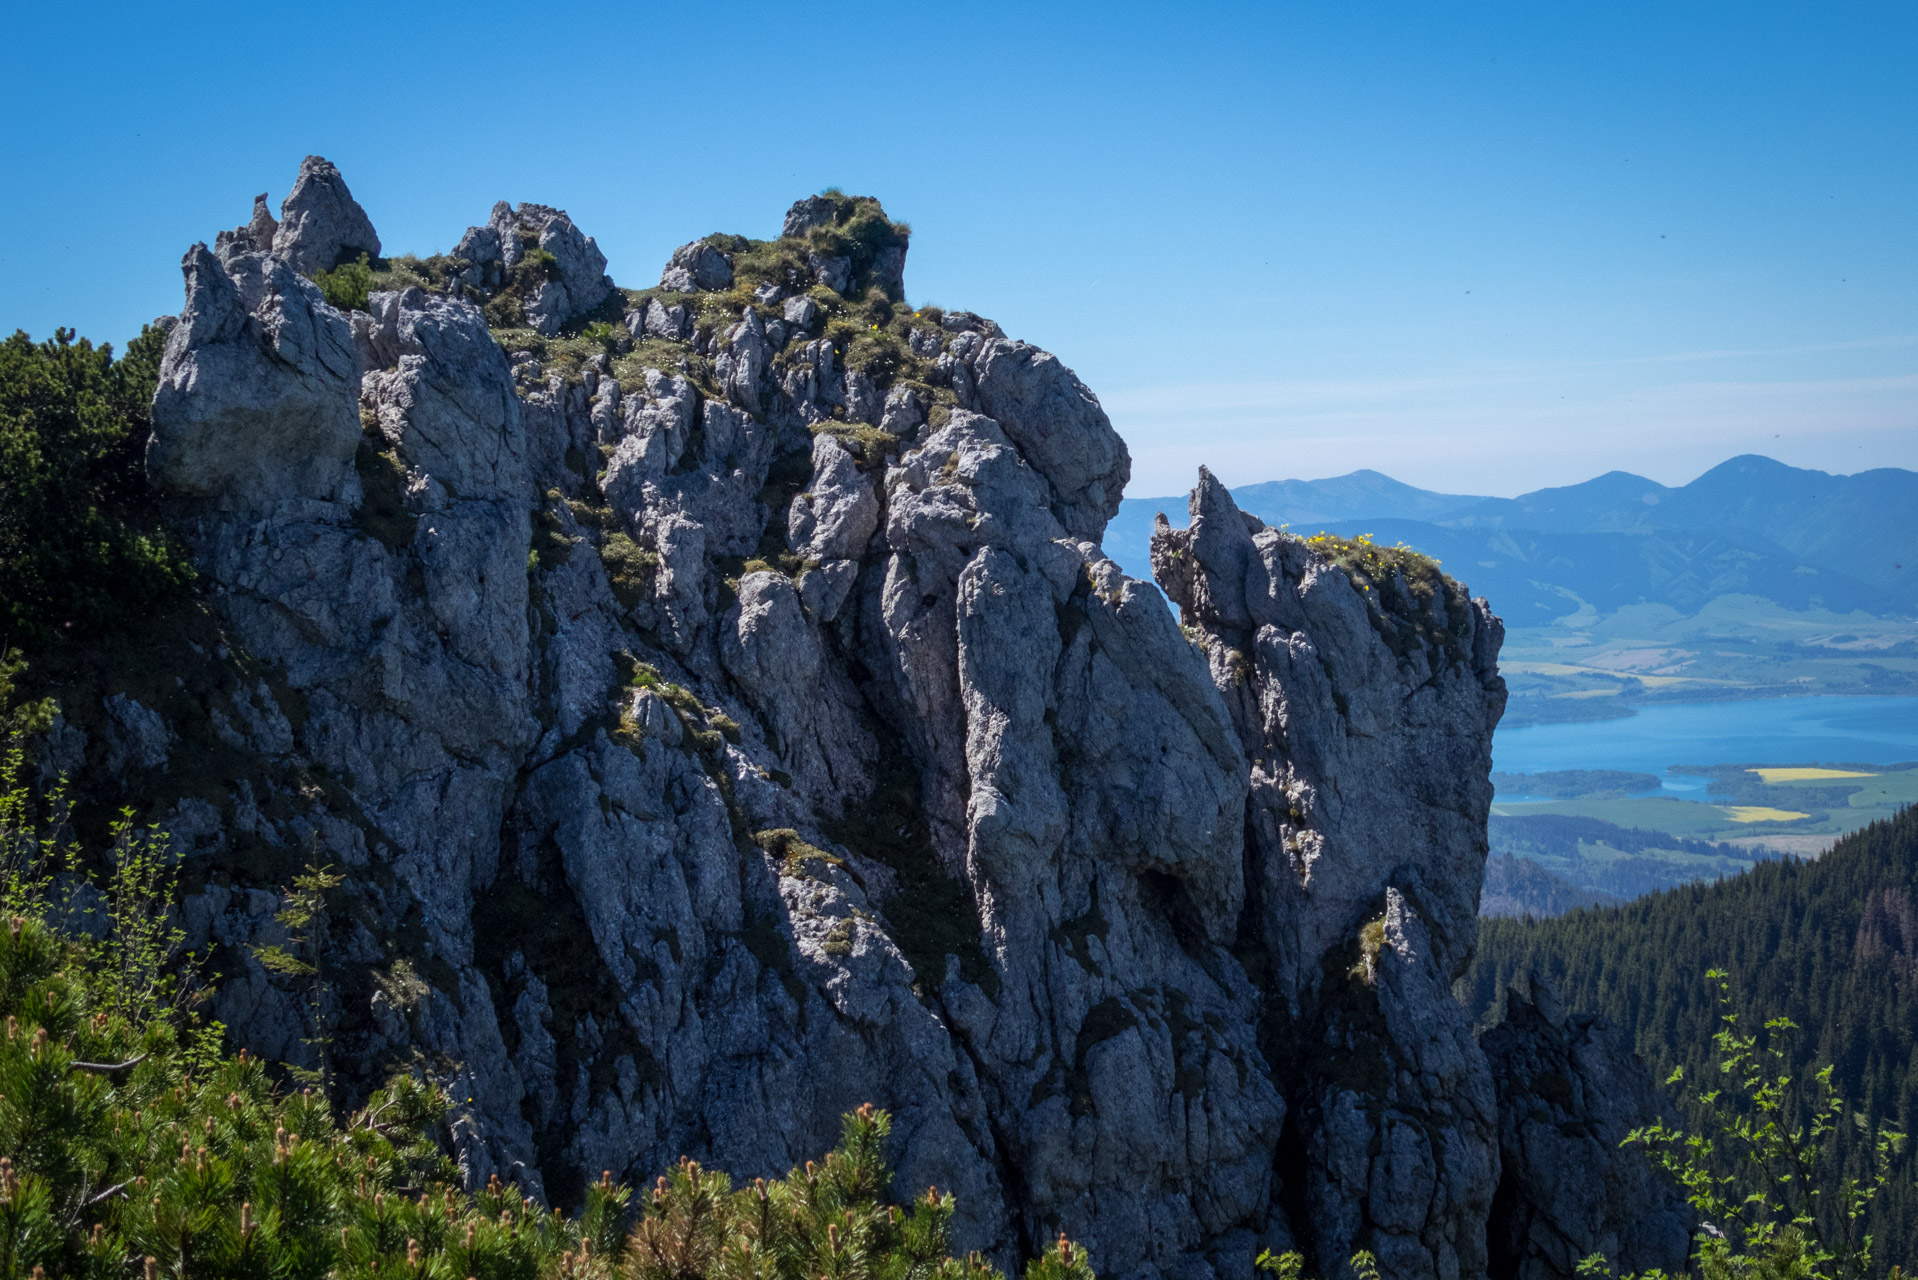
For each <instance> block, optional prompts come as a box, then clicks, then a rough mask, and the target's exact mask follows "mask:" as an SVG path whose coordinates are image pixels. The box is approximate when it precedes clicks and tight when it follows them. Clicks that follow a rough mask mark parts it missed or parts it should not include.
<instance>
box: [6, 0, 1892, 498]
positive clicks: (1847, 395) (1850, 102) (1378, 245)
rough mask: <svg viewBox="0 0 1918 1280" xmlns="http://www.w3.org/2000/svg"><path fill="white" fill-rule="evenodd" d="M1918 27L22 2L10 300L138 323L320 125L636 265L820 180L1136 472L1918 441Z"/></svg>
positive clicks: (1368, 9) (1701, 9) (293, 160)
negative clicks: (1052, 370) (1125, 455)
mask: <svg viewBox="0 0 1918 1280" xmlns="http://www.w3.org/2000/svg"><path fill="white" fill-rule="evenodd" d="M1914 66H1918V7H1915V6H1913V5H1911V4H1909V3H1902V4H1883V5H1862V6H1856V5H1845V4H1835V3H1821V4H1817V5H1813V4H1808V3H1793V4H1770V3H1762V2H1754V3H1738V4H1683V3H1675V2H1674V0H1664V2H1663V3H1658V4H1642V5H1641V4H1629V3H1612V4H1604V5H1598V4H1569V3H1533V4H1505V3H1478V4H1427V5H1416V6H1415V5H1410V4H1353V3H1341V4H1331V3H1325V4H1317V5H1306V6H1300V5H1288V4H1273V5H1259V6H1230V5H1216V6H1180V7H1177V8H1174V7H1171V6H1160V7H1146V6H1136V5H1126V4H1104V5H1098V6H1092V5H1085V6H1050V7H1048V6H1041V5H1033V4H1024V5H997V4H989V3H974V4H964V5H959V4H951V5H939V6H924V5H921V6H914V5H902V4H890V5H865V4H859V3H839V4H833V5H804V4H792V3H783V4H777V5H717V4H711V5H703V6H688V5H654V6H647V5H631V6H619V5H592V4H577V5H566V6H551V7H546V8H544V9H540V8H536V7H534V6H527V5H516V6H501V5H490V4H460V5H452V4H414V5H407V4H387V5H381V6H371V5H361V4H310V5H302V6H299V7H297V8H293V7H281V6H275V5H271V4H263V5H255V6H246V7H235V6H227V5H222V6H217V7H215V6H192V5H171V6H166V7H164V10H162V8H161V7H159V6H151V5H141V6H131V5H122V4H117V3H106V4H101V5H95V6H91V7H86V8H82V7H79V6H53V5H36V6H32V7H31V8H28V7H26V6H20V7H17V8H16V9H15V10H14V11H13V12H11V13H10V16H9V39H8V40H7V42H6V44H5V47H4V48H0V103H4V105H5V107H6V109H7V115H8V118H9V119H11V120H13V122H14V124H13V126H12V127H11V128H10V129H8V130H7V131H6V133H5V136H4V138H0V172H4V173H5V174H6V183H5V192H6V198H5V199H4V200H0V328H4V329H6V330H11V329H13V328H15V327H23V328H25V329H27V330H28V331H29V332H31V333H33V334H34V335H35V336H44V335H45V334H46V333H47V332H49V331H50V330H51V329H52V328H53V327H54V326H55V325H58V324H69V325H73V326H76V327H78V328H79V329H80V330H81V331H82V332H83V333H87V334H89V335H92V336H96V337H102V338H109V339H124V338H125V337H126V336H128V335H129V334H130V333H132V332H134V331H136V330H137V327H138V325H139V323H140V322H141V321H142V320H144V319H147V318H150V317H151V316H153V315H155V314H157V313H160V312H163V311H170V310H173V309H175V308H177V306H178V305H179V297H180V281H179V273H178V261H179V256H180V254H181V252H182V251H183V250H184V249H185V248H186V247H187V246H188V245H189V244H190V243H192V242H193V241H194V240H196V239H203V238H204V239H208V240H210V239H211V238H212V236H213V233H214V232H215V231H217V230H219V229H220V228H222V227H227V226H232V225H235V224H237V223H239V222H242V221H244V220H245V218H246V216H247V213H248V210H249V209H250V206H251V199H252V196H253V194H254V193H255V192H258V191H261V190H265V191H268V192H270V193H271V195H272V198H273V200H274V201H275V202H276V204H277V201H278V200H279V199H280V198H281V197H282V196H284V194H285V192H286V188H287V185H288V183H289V182H290V180H291V178H292V176H293V173H294V171H295V169H296V168H297V166H298V164H299V160H300V157H301V156H302V155H305V154H306V153H308V152H317V153H320V154H323V155H326V156H328V157H329V158H331V159H332V160H334V161H335V162H336V163H338V164H339V165H340V167H341V169H342V170H343V172H344V173H345V175H346V178H347V181H348V182H349V183H350V184H351V186H352V188H353V190H354V193H355V194H356V195H357V196H358V197H359V199H360V200H361V202H362V203H363V204H364V205H365V206H366V208H367V210H368V212H369V213H370V214H371V215H372V217H373V219H374V222H375V224H376V225H377V226H378V227H379V230H380V232H381V235H382V237H383V238H384V240H385V242H386V246H387V249H388V251H389V252H419V253H429V252H433V251H437V250H444V249H447V248H450V247H451V246H452V244H453V243H454V242H455V241H456V240H457V239H458V237H459V234H460V232H461V230H462V229H463V228H465V227H466V226H467V225H468V224H469V223H472V222H476V221H480V220H483V219H484V217H485V216H486V212H487V210H488V209H489V208H490V207H491V205H492V203H493V201H495V200H497V199H500V198H506V199H511V200H515V201H519V200H539V201H542V202H544V203H549V204H555V205H559V206H562V207H564V208H566V209H568V210H570V211H571V212H572V214H573V215H574V217H575V219H576V220H577V221H578V222H579V223H580V225H581V226H582V227H583V228H584V229H585V230H586V231H587V232H588V233H589V234H592V235H594V236H596V237H597V238H598V240H599V243H600V245H601V247H602V248H603V249H604V250H605V251H606V253H607V256H608V257H609V259H610V260H611V264H612V267H611V269H612V273H613V276H614V278H615V279H616V280H618V281H620V282H621V283H622V284H626V285H629V286H631V285H643V284H650V283H652V282H653V281H654V280H655V279H657V273H658V270H659V267H660V265H661V264H662V263H663V261H664V260H665V258H666V257H667V255H668V254H669V253H670V252H671V250H672V248H673V247H674V246H675V245H677V244H679V243H682V242H683V241H685V240H688V239H691V238H693V237H694V236H697V235H701V234H705V233H707V232H710V231H716V230H727V231H739V232H743V233H746V234H754V235H768V234H772V233H774V232H775V231H776V229H777V226H778V221H779V216H780V214H781V213H782V211H783V210H784V209H785V207H786V205H787V204H788V203H790V202H791V201H792V200H793V199H795V198H797V197H798V196H800V195H802V194H806V193H808V192H811V191H815V190H818V189H820V188H822V187H825V186H828V185H836V186H840V187H843V188H845V189H846V190H849V191H857V192H863V193H870V194H873V195H877V196H879V197H880V198H881V199H882V200H884V201H885V203H886V207H887V208H888V210H889V211H891V212H892V213H893V215H894V216H895V217H900V218H904V219H906V220H908V221H910V222H911V224H912V226H913V231H914V235H913V249H912V255H911V260H910V261H909V263H908V267H907V291H908V295H909V297H910V299H911V300H912V301H914V302H917V303H925V302H936V303H939V304H941V305H944V306H948V307H967V308H970V309H972V310H976V311H979V312H982V313H984V314H987V315H990V316H993V317H994V318H996V319H998V320H999V321H1000V323H1001V324H1003V325H1004V326H1005V327H1006V329H1007V330H1008V331H1009V332H1011V333H1012V334H1014V335H1015V336H1018V337H1024V338H1028V339H1030V340H1032V341H1034V342H1037V343H1039V344H1040V345H1042V346H1045V347H1048V348H1050V349H1051V350H1053V351H1056V352H1057V353H1058V354H1059V355H1060V356H1061V357H1062V358H1063V359H1065V360H1066V361H1067V362H1068V363H1069V364H1071V365H1072V366H1073V367H1074V368H1076V369H1077V370H1078V371H1079V372H1080V374H1081V376H1083V377H1084V378H1085V380H1086V381H1087V382H1088V383H1089V384H1090V385H1091V386H1092V387H1093V388H1094V389H1095V390H1096V391H1097V392H1098V393H1099V394H1100V396H1101V398H1102V400H1103V401H1104V403H1105V404H1106V406H1107V408H1108V410H1110V412H1111V413H1112V416H1113V419H1114V421H1115V422H1116V423H1117V424H1118V426H1119V428H1120V430H1121V431H1122V432H1123V433H1124V434H1125V436H1126V438H1127V440H1128V442H1129V443H1130V444H1131V447H1132V450H1133V454H1134V457H1135V468H1134V470H1135V481H1134V484H1133V487H1132V490H1131V492H1132V493H1134V494H1135V495H1157V494H1164V493H1170V492H1176V491H1178V490H1181V489H1183V488H1184V487H1185V486H1186V485H1187V484H1188V483H1189V482H1190V477H1191V474H1192V471H1193V468H1195V467H1196V466H1197V465H1198V464H1199V463H1201V462H1206V463H1209V464H1211V465H1212V467H1213V469H1214V470H1215V471H1217V472H1218V473H1219V474H1220V475H1221V476H1223V477H1224V478H1225V479H1226V480H1227V481H1228V482H1229V483H1234V484H1237V483H1248V482H1253V481H1258V480H1266V479H1276V478H1285V477H1307V478H1311V477H1318V476H1326V475H1334V474H1339V473H1342V472H1345V471H1350V470H1353V469H1355V468H1358V467H1366V466H1369V467H1374V468H1376V469H1378V470H1382V471H1385V472H1388V473H1390V474H1392V475H1395V476H1397V477H1399V478H1400V479H1403V480H1407V481H1410V482H1412V483H1417V484H1423V485H1426V486H1428V487H1433V488H1441V489H1448V490H1453V491H1465V492H1479V493H1500V494H1510V493H1516V492H1519V491H1521V490H1525V489H1530V488H1535V487H1538V486H1541V485H1547V484H1561V483H1568V482H1573V481H1577V480H1580V479H1584V478H1586V477H1588V476H1591V475H1593V474H1596V473H1598V472H1600V471H1604V470H1608V469H1611V468H1614V467H1617V468H1624V469H1628V470H1633V471H1638V472H1641V473H1644V474H1648V475H1650V476H1652V477H1654V478H1656V479H1658V480H1661V481H1665V482H1667V483H1677V482H1682V481H1684V480H1688V479H1690V478H1691V477H1692V476H1694V475H1696V474H1697V473H1698V472H1700V471H1702V470H1704V469H1705V468H1707V467H1709V466H1711V465H1712V464H1713V463H1716V462H1718V461H1721V460H1723V459H1724V458H1726V457H1729V456H1731V455H1733V454H1736V453H1741V452H1763V453H1768V454H1771V455H1772V456H1774V457H1778V458H1781V459H1783V460H1784V461H1787V462H1791V463H1793V464H1796V465H1800V466H1815V467H1820V468H1823V469H1826V470H1833V471H1846V472H1849V471H1856V470H1862V469H1864V468H1867V467H1873V466H1903V467H1918V75H1914V74H1913V71H1912V68H1913V67H1914Z"/></svg>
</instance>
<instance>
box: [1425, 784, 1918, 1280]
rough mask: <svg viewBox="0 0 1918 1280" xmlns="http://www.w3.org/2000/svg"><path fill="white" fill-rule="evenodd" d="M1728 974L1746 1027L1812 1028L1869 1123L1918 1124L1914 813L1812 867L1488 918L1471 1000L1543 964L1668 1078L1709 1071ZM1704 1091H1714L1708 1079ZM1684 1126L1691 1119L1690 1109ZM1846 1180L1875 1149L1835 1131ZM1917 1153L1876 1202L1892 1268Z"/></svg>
mask: <svg viewBox="0 0 1918 1280" xmlns="http://www.w3.org/2000/svg"><path fill="white" fill-rule="evenodd" d="M1713 968H1717V969H1722V970H1725V971H1726V972H1727V973H1728V974H1729V975H1730V980H1731V986H1732V990H1733V991H1734V992H1735V993H1736V994H1737V997H1738V999H1739V1000H1740V1001H1741V1002H1742V1005H1741V1009H1740V1012H1741V1015H1742V1016H1741V1019H1740V1026H1741V1027H1744V1028H1747V1029H1752V1028H1756V1027H1758V1026H1759V1025H1760V1024H1762V1023H1764V1022H1766V1021H1768V1020H1770V1019H1772V1018H1776V1017H1781V1016H1782V1017H1787V1018H1790V1019H1791V1020H1792V1021H1793V1022H1795V1023H1797V1024H1798V1026H1799V1027H1800V1028H1801V1030H1800V1031H1799V1032H1797V1033H1796V1036H1795V1039H1794V1043H1793V1050H1792V1054H1793V1062H1794V1065H1795V1066H1796V1067H1797V1068H1798V1069H1799V1070H1800V1071H1801V1073H1803V1074H1805V1075H1807V1076H1809V1074H1810V1073H1811V1072H1812V1071H1814V1070H1815V1069H1816V1068H1817V1067H1818V1066H1820V1065H1823V1064H1825V1063H1831V1064H1833V1065H1834V1067H1835V1070H1834V1072H1833V1083H1834V1084H1835V1085H1836V1087H1837V1088H1838V1090H1839V1091H1840V1093H1842V1094H1843V1095H1844V1096H1845V1097H1847V1098H1849V1099H1851V1100H1852V1102H1853V1104H1854V1106H1855V1107H1856V1108H1857V1113H1858V1117H1859V1122H1860V1124H1861V1125H1862V1127H1863V1128H1865V1129H1869V1128H1872V1127H1875V1126H1877V1125H1880V1124H1886V1125H1890V1126H1891V1127H1893V1128H1896V1129H1898V1130H1900V1131H1903V1132H1906V1133H1909V1132H1911V1131H1912V1126H1913V1124H1914V1122H1918V1061H1914V1054H1913V1050H1914V1042H1918V809H1906V810H1904V811H1903V812H1902V813H1901V814H1899V816H1897V817H1896V818H1893V819H1890V820H1888V821H1884V822H1878V823H1874V824H1872V825H1871V826H1869V827H1866V828H1864V829H1863V830H1860V831H1858V832H1856V833H1854V834H1852V835H1850V836H1847V837H1846V838H1844V839H1843V840H1841V841H1839V842H1838V844H1837V845H1836V846H1834V847H1833V849H1832V850H1831V852H1830V853H1828V854H1826V855H1825V856H1824V857H1823V858H1821V859H1819V860H1818V861H1816V862H1791V861H1785V862H1771V863H1766V864H1763V865H1761V866H1758V867H1755V868H1754V869H1752V870H1751V871H1750V872H1747V873H1746V874H1743V875H1739V876H1734V877H1729V878H1727V879H1725V880H1722V881H1719V882H1717V883H1715V884H1709V885H1705V884H1700V885H1689V886H1685V887H1681V888H1676V889H1668V890H1665V891H1663V892H1660V893H1655V894H1652V895H1650V896H1648V897H1644V898H1640V899H1639V900H1637V901H1635V902H1631V903H1628V904H1626V905H1624V906H1619V907H1609V908H1599V909H1590V910H1581V911H1574V912H1572V913H1570V914H1569V915H1565V916H1561V917H1559V918H1557V919H1553V920H1543V921H1527V920H1509V919H1488V920H1486V921H1484V922H1483V931H1482V932H1481V934H1480V942H1479V951H1478V956H1477V959H1476V961H1475V962H1474V964H1473V967H1472V969H1471V971H1470V972H1469V973H1468V974H1467V976H1466V978H1465V979H1464V981H1463V982H1462V984H1461V987H1460V995H1461V998H1462V999H1463V1000H1464V1001H1465V1003H1466V1005H1467V1007H1468V1008H1469V1009H1470V1010H1472V1011H1473V1012H1474V1013H1475V1014H1476V1015H1477V1016H1479V1017H1480V1018H1481V1019H1489V1018H1490V1017H1491V1015H1492V1014H1493V1013H1494V1012H1495V1004H1496V1002H1497V1000H1498V998H1499V993H1501V992H1503V991H1505V990H1506V989H1507V987H1508V985H1509V984H1510V982H1511V980H1512V979H1513V978H1514V976H1516V975H1518V974H1521V973H1524V972H1526V971H1527V970H1534V971H1536V972H1538V973H1539V974H1541V975H1543V976H1545V977H1547V978H1549V979H1550V980H1551V982H1552V983H1553V984H1554V985H1556V986H1557V988H1558V990H1559V991H1560V993H1561V994H1562V996H1563V998H1564V1002H1565V1004H1566V1006H1567V1007H1568V1008H1572V1009H1580V1010H1589V1011H1592V1012H1596V1013H1601V1014H1603V1015H1604V1016H1606V1017H1608V1018H1610V1019H1612V1020H1613V1022H1615V1023H1617V1024H1618V1025H1620V1026H1623V1027H1625V1028H1626V1029H1628V1030H1629V1031H1630V1033H1631V1034H1632V1036H1633V1039H1634V1042H1635V1044H1636V1045H1637V1048H1638V1051H1639V1052H1640V1053H1641V1054H1642V1055H1643V1056H1644V1057H1645V1059H1646V1061H1647V1062H1648V1063H1649V1064H1650V1065H1651V1066H1652V1068H1653V1070H1654V1072H1655V1073H1656V1074H1658V1075H1660V1076H1661V1077H1662V1076H1663V1075H1665V1074H1666V1073H1668V1072H1669V1071H1670V1070H1671V1069H1672V1068H1673V1067H1677V1066H1682V1067H1683V1068H1684V1069H1685V1075H1686V1077H1687V1079H1688V1080H1690V1081H1693V1082H1703V1081H1705V1080H1707V1079H1709V1078H1710V1077H1711V1064H1712V1061H1713V1057H1712V1051H1713V1045H1712V1035H1713V1032H1715V1031H1716V1030H1717V1029H1718V1026H1719V1022H1718V1019H1719V1014H1720V1010H1719V1008H1718V1006H1717V1004H1716V999H1715V996H1716V992H1715V989H1714V987H1713V986H1712V984H1710V983H1709V982H1707V981H1706V979H1705V973H1706V971H1707V970H1708V969H1713ZM1701 1087H1704V1086H1702V1084H1701ZM1686 1118H1687V1120H1688V1121H1691V1120H1693V1119H1694V1117H1691V1116H1687V1117H1686ZM1833 1141H1835V1142H1837V1143H1838V1144H1839V1147H1840V1151H1839V1154H1840V1155H1841V1156H1842V1157H1843V1159H1844V1161H1845V1164H1846V1169H1847V1172H1848V1173H1862V1172H1863V1168H1864V1161H1865V1157H1866V1156H1867V1155H1868V1153H1867V1152H1865V1151H1864V1150H1862V1149H1861V1147H1862V1144H1861V1143H1859V1142H1858V1140H1857V1130H1852V1131H1847V1132H1844V1133H1841V1134H1838V1135H1836V1136H1835V1137H1834V1139H1833ZM1914 1167H1918V1162H1914V1161H1913V1160H1912V1158H1911V1155H1910V1152H1909V1150H1908V1151H1907V1153H1906V1155H1905V1157H1904V1160H1903V1168H1902V1169H1901V1170H1900V1171H1899V1176H1898V1177H1897V1178H1896V1179H1894V1182H1893V1185H1892V1186H1890V1187H1888V1188H1887V1189H1886V1191H1885V1194H1884V1195H1883V1196H1882V1197H1881V1198H1880V1200H1879V1201H1878V1203H1877V1204H1876V1205H1875V1206H1874V1208H1873V1209H1872V1212H1871V1215H1870V1219H1869V1221H1870V1225H1871V1229H1872V1230H1873V1232H1874V1233H1875V1234H1876V1235H1877V1237H1878V1259H1879V1262H1880V1264H1881V1268H1882V1266H1885V1265H1889V1264H1892V1263H1899V1262H1905V1263H1909V1262H1910V1261H1912V1260H1913V1259H1915V1258H1918V1184H1914V1181H1913V1170H1914Z"/></svg>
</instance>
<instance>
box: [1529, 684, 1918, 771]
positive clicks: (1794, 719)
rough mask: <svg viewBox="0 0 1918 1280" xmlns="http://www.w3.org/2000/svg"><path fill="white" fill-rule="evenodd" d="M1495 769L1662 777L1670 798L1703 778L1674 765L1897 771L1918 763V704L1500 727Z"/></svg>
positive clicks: (1689, 707)
mask: <svg viewBox="0 0 1918 1280" xmlns="http://www.w3.org/2000/svg"><path fill="white" fill-rule="evenodd" d="M1492 760H1493V765H1492V767H1493V768H1494V769H1499V770H1503V771H1504V772H1507V773H1543V772H1545V771H1547V770H1550V769H1629V770H1632V771H1634V772H1637V773H1655V774H1658V775H1660V776H1661V777H1662V778H1664V781H1665V789H1666V790H1667V791H1669V792H1674V793H1684V792H1689V791H1702V790H1703V789H1704V786H1705V783H1706V779H1704V778H1691V777H1684V776H1682V775H1671V774H1667V773H1666V772H1665V770H1666V769H1667V768H1669V767H1670V766H1672V765H1675V764H1683V765H1704V764H1842V763H1855V764H1880V765H1882V764H1897V763H1900V762H1902V761H1907V760H1918V698H1884V697H1877V698H1839V697H1813V698H1765V699H1760V700H1756V701H1751V702H1677V703H1668V704H1665V705H1662V706H1650V707H1643V708H1640V710H1639V713H1638V714H1637V715H1635V716H1632V717H1630V718H1629V719H1625V720H1591V721H1585V722H1583V723H1575V724H1535V725H1526V726H1523V727H1522V728H1516V729H1500V730H1499V731H1498V733H1497V734H1496V735H1495V736H1494V738H1493V740H1492Z"/></svg>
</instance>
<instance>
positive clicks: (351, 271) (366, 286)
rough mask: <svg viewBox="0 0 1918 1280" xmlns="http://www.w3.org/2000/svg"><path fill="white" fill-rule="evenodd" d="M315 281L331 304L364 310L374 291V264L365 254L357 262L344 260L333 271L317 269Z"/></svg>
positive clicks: (345, 309) (351, 309) (343, 308)
mask: <svg viewBox="0 0 1918 1280" xmlns="http://www.w3.org/2000/svg"><path fill="white" fill-rule="evenodd" d="M313 283H314V284H316V285H318V286H320V292H321V293H322V294H324V295H325V297H326V300H327V302H328V304H329V305H331V306H334V307H337V308H339V309H340V310H341V311H364V310H366V299H367V296H368V295H369V294H371V293H372V292H373V266H372V263H371V261H370V260H369V259H368V258H367V256H366V255H365V254H363V253H362V254H361V255H360V256H359V260H358V261H356V262H342V263H340V264H339V265H338V266H336V267H334V268H333V269H332V270H331V271H315V272H314V273H313Z"/></svg>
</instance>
